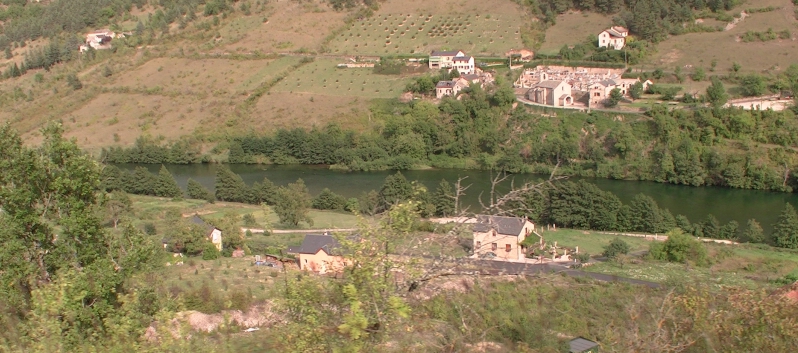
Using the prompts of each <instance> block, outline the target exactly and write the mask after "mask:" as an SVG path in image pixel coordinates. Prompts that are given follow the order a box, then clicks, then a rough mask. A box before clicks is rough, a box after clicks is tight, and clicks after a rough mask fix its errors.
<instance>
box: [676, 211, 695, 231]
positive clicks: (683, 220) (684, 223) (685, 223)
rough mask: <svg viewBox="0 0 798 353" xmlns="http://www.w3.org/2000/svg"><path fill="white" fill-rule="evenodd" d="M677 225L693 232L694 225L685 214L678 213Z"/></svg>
mask: <svg viewBox="0 0 798 353" xmlns="http://www.w3.org/2000/svg"><path fill="white" fill-rule="evenodd" d="M675 220H676V227H679V229H681V230H683V231H684V232H685V233H693V225H692V224H691V223H690V220H689V219H687V217H686V216H685V215H681V214H680V215H676V218H675Z"/></svg>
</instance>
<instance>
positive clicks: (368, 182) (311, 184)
mask: <svg viewBox="0 0 798 353" xmlns="http://www.w3.org/2000/svg"><path fill="white" fill-rule="evenodd" d="M143 166H144V167H147V168H148V169H149V170H150V171H151V172H153V173H158V169H160V165H143ZM119 167H120V168H122V169H126V170H132V169H133V168H134V167H135V165H130V164H126V165H119ZM166 167H167V169H168V170H169V171H170V172H172V174H173V175H174V177H175V179H176V180H177V183H178V184H179V185H180V186H181V187H182V188H183V189H184V190H185V187H186V183H187V182H188V179H189V178H192V179H194V180H196V181H198V182H200V183H202V184H203V185H205V186H206V187H207V188H208V189H210V190H213V184H214V178H215V173H216V168H218V165H215V164H191V165H167V166H166ZM229 167H230V169H231V170H233V171H234V172H236V173H238V174H239V175H241V177H242V178H243V179H244V181H245V182H246V183H247V184H248V185H252V183H253V182H255V181H262V180H263V178H264V177H267V178H269V180H271V181H272V182H274V183H275V184H277V185H285V184H288V183H290V182H294V181H296V180H297V179H298V178H302V180H304V181H305V184H306V185H307V186H308V189H309V190H310V193H311V194H312V195H316V194H318V193H319V192H320V191H321V190H322V189H323V188H325V187H327V188H329V189H330V190H332V191H334V192H336V193H338V194H341V195H344V196H346V197H357V196H359V195H360V194H361V193H363V192H367V191H369V190H372V189H373V190H379V188H380V187H381V186H382V183H383V181H384V180H385V177H386V176H388V175H389V174H393V173H395V172H391V171H378V172H344V171H335V170H330V169H327V168H326V167H324V166H308V165H280V166H275V165H241V164H238V165H235V164H234V165H230V166H229ZM402 173H403V174H404V175H405V177H407V179H408V180H418V181H419V182H421V183H423V184H424V185H425V186H427V188H429V189H430V190H431V191H434V190H435V188H436V187H437V185H438V183H439V182H440V181H441V179H446V180H448V181H449V182H451V183H454V182H455V181H456V180H457V178H458V177H466V176H467V177H468V178H467V179H466V180H465V181H464V183H465V184H472V185H471V187H470V188H469V189H468V190H467V191H466V196H465V197H464V200H463V205H466V206H470V210H473V211H476V210H478V209H479V208H480V207H479V195H480V193H484V196H483V197H485V198H486V197H487V194H488V192H489V191H490V180H491V173H490V172H488V171H479V170H459V169H429V170H411V171H403V172H402ZM547 177H548V176H544V175H529V174H519V175H514V176H512V177H511V178H514V179H515V180H514V181H515V183H522V182H524V181H526V180H535V179H544V178H547ZM570 179H571V180H578V179H580V178H576V177H572V178H570ZM586 180H588V181H590V182H592V183H594V184H596V185H597V186H598V187H599V188H601V189H602V190H607V191H611V192H613V193H614V194H616V195H618V197H619V198H620V199H621V201H623V202H624V203H628V202H629V200H631V199H632V197H634V196H635V195H637V194H639V193H643V194H646V195H649V196H651V197H652V198H654V200H656V201H657V203H658V204H659V205H660V207H664V208H667V209H669V210H670V211H671V213H673V215H674V216H675V215H677V214H683V215H685V216H687V218H689V219H690V221H692V222H699V221H703V220H704V219H705V218H706V216H707V215H709V214H713V215H715V217H717V218H718V220H719V221H721V222H722V223H726V222H729V221H731V220H736V221H737V222H739V223H740V227H741V229H742V227H744V226H745V223H746V222H747V220H748V219H750V218H755V219H756V220H757V221H759V222H760V224H761V225H762V227H763V228H765V230H766V231H769V230H770V229H771V225H772V224H773V223H775V222H776V219H777V218H778V216H779V213H780V212H781V210H782V209H783V208H784V204H785V203H786V202H790V203H791V204H793V205H797V204H798V195H796V194H788V193H777V192H769V191H757V190H742V189H728V188H719V187H690V186H681V185H670V184H661V183H655V182H649V181H627V180H611V179H592V178H590V179H586ZM508 186H509V183H505V185H504V187H505V188H506V187H508ZM505 190H506V189H505Z"/></svg>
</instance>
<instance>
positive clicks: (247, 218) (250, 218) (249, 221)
mask: <svg viewBox="0 0 798 353" xmlns="http://www.w3.org/2000/svg"><path fill="white" fill-rule="evenodd" d="M242 219H243V220H244V225H245V226H247V227H256V226H257V225H258V221H256V220H255V216H254V215H253V214H252V213H247V214H245V215H244V217H243V218H242Z"/></svg>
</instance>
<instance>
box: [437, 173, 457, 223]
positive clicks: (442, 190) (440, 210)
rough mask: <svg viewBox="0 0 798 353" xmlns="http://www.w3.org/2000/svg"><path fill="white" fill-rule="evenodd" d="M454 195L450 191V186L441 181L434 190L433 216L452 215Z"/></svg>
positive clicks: (446, 182) (444, 180)
mask: <svg viewBox="0 0 798 353" xmlns="http://www.w3.org/2000/svg"><path fill="white" fill-rule="evenodd" d="M454 199H455V195H454V191H453V190H452V184H449V182H448V181H446V179H443V180H441V183H440V184H438V188H437V189H436V190H435V196H434V198H433V201H432V202H433V203H434V204H435V214H436V215H438V216H443V217H448V216H451V215H453V214H454V204H455V200H454Z"/></svg>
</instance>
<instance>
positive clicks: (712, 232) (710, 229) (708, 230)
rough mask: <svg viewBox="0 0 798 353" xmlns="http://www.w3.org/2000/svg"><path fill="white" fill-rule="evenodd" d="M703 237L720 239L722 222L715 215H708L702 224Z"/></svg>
mask: <svg viewBox="0 0 798 353" xmlns="http://www.w3.org/2000/svg"><path fill="white" fill-rule="evenodd" d="M701 233H702V234H703V236H705V237H707V238H712V239H720V222H718V219H717V218H715V216H713V215H711V214H710V215H707V219H706V220H704V223H702V224H701Z"/></svg>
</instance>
